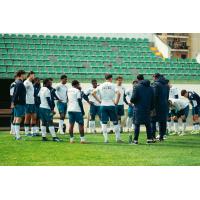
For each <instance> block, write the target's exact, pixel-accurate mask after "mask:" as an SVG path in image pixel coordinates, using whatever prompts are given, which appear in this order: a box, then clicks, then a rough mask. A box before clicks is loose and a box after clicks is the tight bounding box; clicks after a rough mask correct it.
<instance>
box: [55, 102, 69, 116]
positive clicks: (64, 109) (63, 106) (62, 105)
mask: <svg viewBox="0 0 200 200" xmlns="http://www.w3.org/2000/svg"><path fill="white" fill-rule="evenodd" d="M57 107H58V112H59V113H60V114H64V115H66V113H67V103H63V102H60V101H58V102H57Z"/></svg>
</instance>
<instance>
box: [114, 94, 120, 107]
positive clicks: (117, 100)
mask: <svg viewBox="0 0 200 200" xmlns="http://www.w3.org/2000/svg"><path fill="white" fill-rule="evenodd" d="M120 97H121V94H120V92H119V91H116V99H115V101H114V104H115V105H118V103H119V99H120Z"/></svg>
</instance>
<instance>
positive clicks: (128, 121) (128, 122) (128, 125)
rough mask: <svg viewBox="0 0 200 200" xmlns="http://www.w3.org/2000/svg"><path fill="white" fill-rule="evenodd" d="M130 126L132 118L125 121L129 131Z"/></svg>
mask: <svg viewBox="0 0 200 200" xmlns="http://www.w3.org/2000/svg"><path fill="white" fill-rule="evenodd" d="M131 126H132V118H130V117H128V118H127V120H126V127H127V128H128V130H129V129H131Z"/></svg>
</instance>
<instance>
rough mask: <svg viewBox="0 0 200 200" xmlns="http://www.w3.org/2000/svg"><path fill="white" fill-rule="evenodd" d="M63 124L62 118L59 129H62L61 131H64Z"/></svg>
mask: <svg viewBox="0 0 200 200" xmlns="http://www.w3.org/2000/svg"><path fill="white" fill-rule="evenodd" d="M63 124H64V120H62V119H60V121H59V130H60V132H63Z"/></svg>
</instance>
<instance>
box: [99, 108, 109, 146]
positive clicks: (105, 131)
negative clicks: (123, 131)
mask: <svg viewBox="0 0 200 200" xmlns="http://www.w3.org/2000/svg"><path fill="white" fill-rule="evenodd" d="M107 107H108V106H101V107H100V112H101V122H102V126H101V128H102V132H103V136H104V142H105V143H108V129H107V124H108V120H109V114H108V110H107V109H108V108H107Z"/></svg>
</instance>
